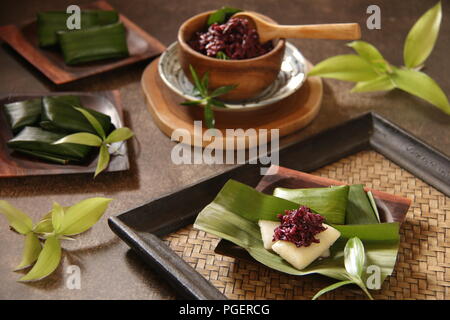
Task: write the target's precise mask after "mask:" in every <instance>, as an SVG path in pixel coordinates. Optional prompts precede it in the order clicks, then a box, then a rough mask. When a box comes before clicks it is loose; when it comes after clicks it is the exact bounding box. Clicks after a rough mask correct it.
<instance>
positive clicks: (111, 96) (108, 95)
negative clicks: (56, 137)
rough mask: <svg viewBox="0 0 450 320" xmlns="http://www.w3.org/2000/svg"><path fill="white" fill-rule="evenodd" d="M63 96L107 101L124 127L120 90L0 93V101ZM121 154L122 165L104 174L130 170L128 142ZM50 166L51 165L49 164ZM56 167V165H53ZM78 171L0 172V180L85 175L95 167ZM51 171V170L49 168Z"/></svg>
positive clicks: (125, 143)
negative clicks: (15, 98)
mask: <svg viewBox="0 0 450 320" xmlns="http://www.w3.org/2000/svg"><path fill="white" fill-rule="evenodd" d="M46 95H47V96H48V95H52V96H63V95H79V96H90V97H101V98H104V99H107V100H108V101H109V102H110V103H111V105H112V107H113V108H114V110H113V111H114V112H115V113H116V115H117V118H118V121H119V125H120V127H123V126H124V108H123V105H122V100H121V95H120V90H117V89H116V90H106V91H97V92H82V91H58V92H42V91H41V92H33V93H31V92H30V93H23V92H16V93H14V94H5V93H0V100H4V99H8V98H9V99H14V97H28V98H32V97H38V96H46ZM0 112H2V111H1V110H0ZM0 135H1V133H0ZM120 150H121V152H122V153H123V156H122V157H123V163H122V164H121V165H120V166H119V167H118V168H114V169H113V168H110V167H109V166H108V168H106V169H105V172H119V171H126V170H129V169H130V158H129V152H128V142H127V141H125V142H124V143H123V144H122V146H121V147H120ZM95 160H96V159H93V160H92V161H95ZM113 161H114V158H112V159H111V162H113ZM0 164H3V162H2V161H1V160H0ZM49 165H51V164H49ZM55 166H56V164H55ZM81 168H83V167H80V169H77V170H73V169H71V168H64V167H63V168H61V169H62V170H64V171H65V172H60V173H52V172H46V171H47V170H48V169H27V170H25V171H24V172H22V173H20V174H2V173H1V172H0V179H4V178H19V177H32V176H52V175H66V174H86V173H93V172H94V171H95V167H93V168H89V167H84V169H83V170H82V169H81ZM50 170H51V168H50ZM27 171H31V173H27Z"/></svg>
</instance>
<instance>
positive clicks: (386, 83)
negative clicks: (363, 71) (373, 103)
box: [351, 74, 395, 92]
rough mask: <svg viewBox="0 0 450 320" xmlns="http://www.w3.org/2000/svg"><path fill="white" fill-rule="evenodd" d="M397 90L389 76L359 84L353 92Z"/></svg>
mask: <svg viewBox="0 0 450 320" xmlns="http://www.w3.org/2000/svg"><path fill="white" fill-rule="evenodd" d="M394 88H395V85H394V83H393V82H392V80H391V78H390V76H389V75H387V74H383V75H381V76H378V78H375V79H373V80H368V81H360V82H358V83H357V84H356V85H355V86H354V87H353V89H352V90H351V92H372V91H389V90H392V89H394Z"/></svg>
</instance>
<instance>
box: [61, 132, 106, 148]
mask: <svg viewBox="0 0 450 320" xmlns="http://www.w3.org/2000/svg"><path fill="white" fill-rule="evenodd" d="M61 143H75V144H82V145H86V146H92V147H99V146H100V145H101V144H102V139H100V138H99V137H98V136H96V135H95V134H92V133H87V132H79V133H74V134H70V135H68V136H65V137H64V138H61V139H59V140H58V141H56V142H53V144H61Z"/></svg>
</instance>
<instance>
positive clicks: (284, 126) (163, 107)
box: [141, 59, 323, 150]
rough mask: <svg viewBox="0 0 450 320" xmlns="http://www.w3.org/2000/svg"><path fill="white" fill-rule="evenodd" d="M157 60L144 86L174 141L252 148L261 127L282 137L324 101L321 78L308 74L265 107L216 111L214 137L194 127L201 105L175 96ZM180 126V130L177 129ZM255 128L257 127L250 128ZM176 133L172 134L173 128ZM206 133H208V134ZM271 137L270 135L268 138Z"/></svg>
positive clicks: (312, 115) (300, 125)
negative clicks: (233, 132) (231, 131)
mask: <svg viewBox="0 0 450 320" xmlns="http://www.w3.org/2000/svg"><path fill="white" fill-rule="evenodd" d="M158 61H159V59H155V60H154V61H153V62H152V63H150V65H149V66H147V68H146V69H145V70H144V73H143V75H142V79H141V85H142V88H143V90H144V93H145V96H146V97H147V101H148V108H149V110H150V112H151V114H152V116H153V118H154V120H155V122H156V124H157V125H158V127H159V128H160V129H161V130H162V131H163V132H164V133H165V134H166V135H168V136H169V137H172V138H173V139H174V140H175V141H179V142H183V143H186V144H191V145H196V146H202V147H206V146H208V145H211V143H212V142H214V146H215V148H216V149H229V148H230V147H232V148H233V149H235V150H236V149H240V148H243V147H244V148H251V147H254V146H256V145H257V144H259V143H266V141H264V140H265V139H262V140H261V141H260V140H259V139H258V136H259V135H258V133H259V130H261V129H267V131H268V134H269V136H270V130H271V129H278V130H279V136H280V137H282V136H285V135H288V134H290V133H292V132H294V131H297V130H299V129H302V128H304V127H305V126H307V125H308V124H309V123H310V122H311V121H312V120H313V119H314V118H315V117H316V116H317V114H318V112H319V110H320V105H321V102H322V95H323V87H322V80H321V79H320V78H318V77H309V78H308V79H307V80H306V82H305V83H304V84H303V86H302V87H301V88H300V89H299V90H298V91H297V92H295V93H294V94H292V95H291V96H289V97H287V98H286V99H283V100H282V101H279V102H277V103H274V104H272V105H270V106H266V107H264V108H259V109H256V110H251V109H249V110H242V109H237V110H230V109H227V110H224V111H215V118H216V128H217V129H218V130H220V132H216V135H215V136H213V137H211V134H209V135H208V133H211V131H208V132H206V131H207V129H206V128H205V127H203V128H202V129H201V130H199V128H197V130H195V126H194V122H195V121H202V119H203V108H202V107H201V106H183V105H181V104H180V103H181V102H183V101H184V100H183V98H182V97H179V96H178V95H176V94H175V93H174V92H172V91H171V90H170V89H169V88H167V86H166V85H165V84H164V82H163V81H162V79H161V78H160V76H159V73H158ZM177 129H178V130H177ZM226 129H243V130H246V132H245V135H238V136H237V137H236V136H230V135H228V136H227V135H226ZM247 129H254V130H247ZM175 130H177V132H176V134H174V135H173V133H174V131H175ZM205 132H206V134H205ZM269 139H270V138H269Z"/></svg>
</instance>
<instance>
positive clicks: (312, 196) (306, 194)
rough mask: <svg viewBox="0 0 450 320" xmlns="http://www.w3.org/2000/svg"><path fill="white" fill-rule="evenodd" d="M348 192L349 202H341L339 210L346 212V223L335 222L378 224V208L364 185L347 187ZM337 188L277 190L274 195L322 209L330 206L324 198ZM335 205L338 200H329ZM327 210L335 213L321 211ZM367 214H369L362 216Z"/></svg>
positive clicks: (328, 213)
mask: <svg viewBox="0 0 450 320" xmlns="http://www.w3.org/2000/svg"><path fill="white" fill-rule="evenodd" d="M346 187H347V191H348V198H347V202H346V203H345V204H344V203H342V202H341V206H339V204H336V206H339V207H338V208H339V210H344V211H345V221H340V222H333V223H338V224H344V223H345V224H372V223H378V222H379V220H378V217H377V214H376V211H375V210H376V207H375V208H374V207H373V204H372V203H371V201H370V198H369V196H368V195H367V193H366V192H365V191H364V186H363V185H362V184H354V185H351V186H346ZM335 188H342V186H339V187H330V188H326V189H324V188H317V189H316V188H311V189H287V188H276V189H275V190H274V192H273V195H274V196H276V197H279V198H283V199H286V200H289V201H292V202H295V203H298V204H302V205H305V206H308V207H311V208H316V209H317V208H321V207H322V206H329V205H330V203H325V202H324V201H323V198H322V197H323V196H324V195H326V194H327V193H329V192H332V190H333V189H335ZM327 189H328V190H327ZM328 201H331V203H333V202H334V201H336V199H333V198H331V199H329V200H328ZM325 209H326V210H327V215H330V214H331V213H333V211H330V210H329V209H327V208H323V209H322V210H321V211H322V212H324V211H325ZM361 212H365V213H367V214H361Z"/></svg>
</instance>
